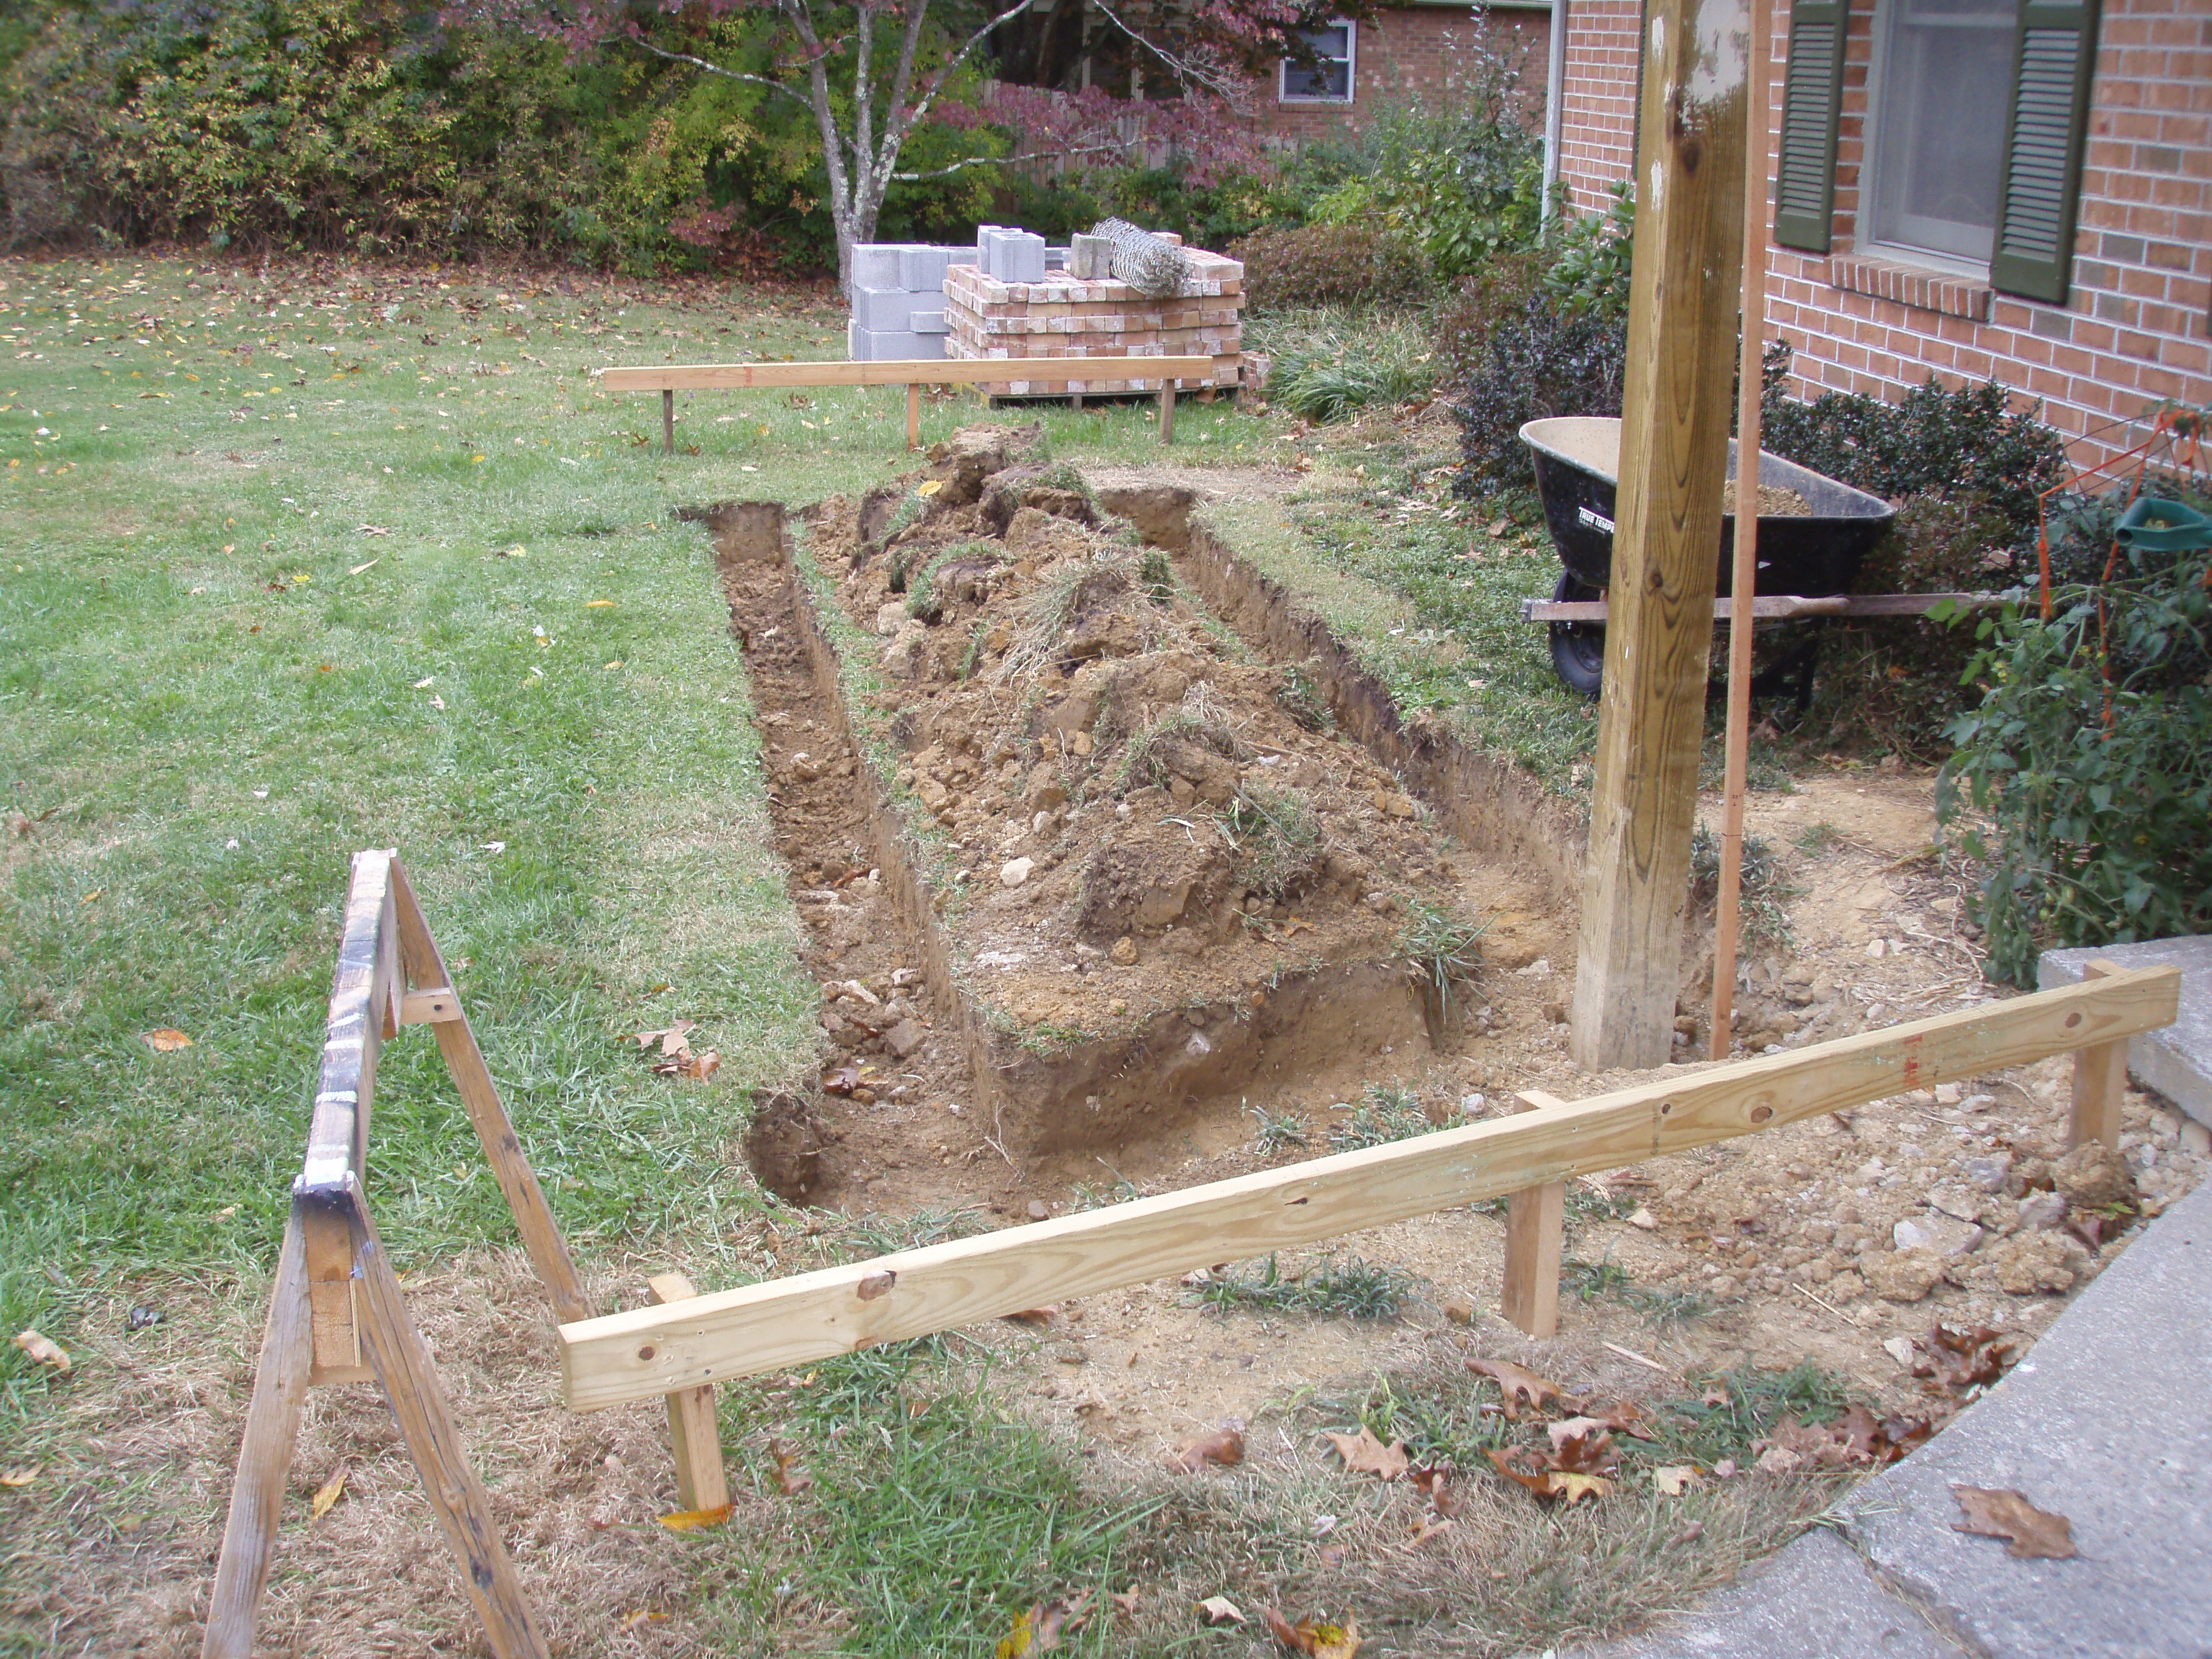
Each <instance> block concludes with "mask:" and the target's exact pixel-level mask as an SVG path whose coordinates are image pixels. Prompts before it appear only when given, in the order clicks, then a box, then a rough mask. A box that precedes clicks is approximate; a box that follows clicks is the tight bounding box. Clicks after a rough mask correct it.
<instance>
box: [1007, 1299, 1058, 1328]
mask: <svg viewBox="0 0 2212 1659" xmlns="http://www.w3.org/2000/svg"><path fill="white" fill-rule="evenodd" d="M1059 1313H1060V1304H1058V1303H1052V1304H1048V1305H1047V1306H1045V1307H1042V1308H1024V1309H1023V1310H1021V1311H1020V1312H1019V1313H1010V1314H1000V1316H999V1317H1000V1318H1001V1319H1006V1320H1011V1321H1012V1322H1014V1323H1015V1324H1017V1325H1049V1324H1051V1323H1052V1322H1053V1320H1054V1318H1055V1317H1056V1316H1058V1315H1059Z"/></svg>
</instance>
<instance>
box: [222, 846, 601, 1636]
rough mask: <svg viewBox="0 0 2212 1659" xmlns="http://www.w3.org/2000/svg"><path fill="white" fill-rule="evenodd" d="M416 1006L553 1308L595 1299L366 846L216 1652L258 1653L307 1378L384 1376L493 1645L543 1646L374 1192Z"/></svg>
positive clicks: (434, 950) (400, 896)
mask: <svg viewBox="0 0 2212 1659" xmlns="http://www.w3.org/2000/svg"><path fill="white" fill-rule="evenodd" d="M417 1024H427V1025H429V1026H431V1027H433V1028H434V1029H435V1030H436V1032H437V1036H438V1048H439V1052H440V1053H441V1054H443V1055H444V1056H445V1060H446V1068H447V1071H449V1072H451V1073H453V1082H454V1084H455V1085H456V1086H457V1087H458V1088H459V1091H460V1095H461V1103H462V1105H463V1106H464V1108H465V1109H466V1110H467V1112H468V1115H469V1121H470V1122H471V1124H472V1125H474V1126H475V1128H476V1132H477V1139H478V1140H479V1141H481V1142H482V1143H483V1153H484V1158H485V1159H486V1161H487V1162H489V1164H490V1165H491V1169H492V1173H493V1175H494V1176H496V1177H497V1178H498V1181H499V1187H500V1191H501V1193H502V1194H505V1195H506V1198H507V1207H508V1208H509V1209H510V1210H511V1211H513V1215H514V1223H515V1225H516V1227H517V1228H518V1229H519V1230H520V1232H521V1234H522V1242H523V1244H524V1246H525V1247H526V1249H528V1251H529V1253H530V1260H531V1263H532V1266H533V1267H535V1268H536V1270H537V1273H538V1279H539V1281H540V1282H541V1283H542V1284H543V1285H544V1287H545V1293H546V1295H547V1297H549V1298H550V1300H551V1302H552V1304H553V1309H554V1311H555V1313H556V1315H557V1316H559V1317H560V1318H562V1319H564V1320H576V1319H582V1318H585V1317H586V1316H589V1314H590V1313H591V1308H590V1306H589V1304H586V1301H585V1300H584V1295H583V1291H581V1289H580V1287H579V1285H578V1284H577V1279H576V1269H575V1267H574V1265H573V1264H572V1263H571V1261H569V1258H568V1245H567V1244H566V1243H565V1242H564V1241H563V1240H562V1237H561V1230H560V1228H559V1227H558V1226H556V1225H555V1224H554V1220H553V1215H552V1212H551V1211H550V1210H549V1209H547V1207H546V1205H545V1196H544V1194H543V1193H542V1192H541V1191H539V1189H538V1177H537V1176H536V1175H535V1174H534V1173H533V1172H532V1170H531V1167H530V1164H529V1162H528V1161H527V1160H526V1158H524V1157H523V1155H522V1148H521V1146H520V1144H519V1143H518V1142H517V1141H516V1139H515V1138H514V1129H513V1125H511V1124H510V1123H509V1122H508V1121H507V1108H506V1107H505V1105H503V1104H502V1103H501V1100H500V1097H499V1090H498V1088H497V1087H496V1086H495V1085H494V1084H493V1082H492V1079H491V1073H490V1071H489V1069H488V1068H487V1067H486V1066H485V1065H484V1059H483V1051H482V1050H480V1049H479V1048H477V1040H476V1034H475V1033H474V1032H473V1031H471V1030H470V1029H469V1021H468V1016H467V1015H466V1014H465V1012H463V1011H462V1008H461V1000H460V998H459V996H458V995H457V994H455V992H454V990H453V977H452V975H449V974H448V973H447V971H446V964H445V960H444V958H443V957H441V956H440V954H439V952H438V946H437V943H436V941H435V939H432V938H431V936H430V929H429V926H428V923H427V922H425V921H424V920H423V918H422V907H421V906H420V905H418V904H417V903H416V902H415V893H414V890H413V889H412V888H411V887H410V886H409V884H408V882H407V876H406V872H404V871H403V870H402V869H401V868H400V866H399V860H398V855H397V854H393V853H391V852H374V851H373V852H365V853H356V854H354V860H353V879H352V883H351V885H350V886H349V888H348V890H347V892H346V906H345V929H344V933H343V935H342V936H341V938H340V939H339V942H338V960H337V974H336V975H335V978H334V980H333V982H332V984H331V1006H330V1021H329V1024H328V1026H327V1027H326V1029H325V1037H324V1042H323V1066H322V1077H321V1080H320V1083H319V1086H318V1088H317V1090H316V1092H315V1109H314V1116H313V1120H312V1122H311V1124H310V1126H309V1127H308V1131H307V1158H306V1161H305V1162H304V1163H303V1164H301V1169H300V1176H299V1179H298V1180H296V1181H295V1182H293V1184H292V1213H291V1218H290V1219H289V1221H288V1222H286V1224H285V1227H284V1243H283V1247H282V1249H280V1250H279V1252H278V1254H277V1259H276V1285H275V1287H274V1288H273V1290H272V1291H270V1298H269V1318H268V1322H267V1325H266V1326H265V1327H264V1331H263V1334H262V1339H261V1355H260V1358H259V1361H258V1364H256V1366H255V1370H254V1378H253V1399H252V1403H251V1404H250V1405H249V1406H248V1407H247V1408H246V1436H245V1440H244V1443H242V1444H241V1445H240V1449H239V1454H238V1477H237V1480H236V1481H235V1483H234V1485H233V1486H232V1489H231V1496H230V1516H229V1520H228V1523H227V1524H226V1525H225V1527H224V1528H223V1534H222V1555H221V1556H220V1557H219V1558H218V1559H217V1561H216V1574H215V1593H214V1595H213V1598H212V1600H211V1602H210V1607H209V1611H208V1622H207V1632H206V1635H205V1637H204V1640H203V1641H202V1644H201V1647H200V1652H201V1655H202V1659H249V1656H250V1655H251V1654H252V1650H253V1626H254V1615H255V1613H256V1611H257V1609H258V1607H259V1606H260V1602H261V1595H262V1591H263V1589H264V1588H265V1587H266V1585H267V1583H268V1582H269V1567H270V1551H271V1549H272V1547H273V1546H274V1544H275V1542H276V1522H277V1520H278V1517H279V1515H280V1513H281V1511H282V1509H283V1498H284V1486H285V1478H286V1475H287V1473H288V1471H289V1467H290V1464H291V1461H292V1448H293V1443H294V1440H295V1437H296V1435H297V1432H298V1429H299V1423H300V1411H301V1406H302V1404H303V1403H304V1401H305V1400H306V1397H307V1390H308V1389H310V1388H311V1387H314V1386H316V1385H318V1384H320V1383H352V1382H360V1381H364V1380H366V1379H368V1378H369V1377H371V1376H374V1378H375V1379H376V1381H377V1383H378V1384H379V1385H380V1387H381V1388H382V1389H383V1390H384V1395H385V1398H386V1400H387V1401H390V1402H391V1406H392V1416H393V1417H394V1418H396V1419H398V1424H399V1431H400V1435H401V1437H402V1438H403V1439H404V1441H405V1442H406V1445H407V1451H408V1455H410V1456H411V1457H412V1458H413V1459H414V1460H415V1467H416V1470H417V1471H418V1472H419V1473H420V1474H421V1475H422V1486H423V1491H424V1493H425V1495H426V1496H427V1497H428V1498H429V1501H430V1509H431V1511H432V1512H433V1513H434V1514H435V1515H436V1516H437V1517H438V1525H439V1528H440V1529H441V1531H443V1532H444V1534H445V1535H446V1541H447V1543H448V1544H449V1545H450V1546H452V1547H453V1554H454V1555H455V1557H457V1558H458V1559H459V1562H460V1565H461V1577H462V1580H463V1582H464V1583H465V1585H466V1587H467V1589H468V1594H469V1600H470V1601H471V1603H472V1604H473V1605H474V1606H475V1607H476V1610H477V1615H478V1616H479V1617H480V1618H481V1619H482V1620H483V1624H484V1629H485V1632H486V1633H487V1635H488V1636H489V1638H490V1643H491V1650H492V1651H493V1653H494V1654H495V1655H497V1656H498V1659H510V1656H512V1659H532V1656H538V1655H542V1654H544V1652H545V1642H544V1637H543V1635H542V1634H541V1633H540V1632H539V1631H538V1622H537V1620H536V1618H535V1617H534V1616H533V1615H532V1613H531V1610H530V1606H529V1603H528V1602H527V1601H525V1600H524V1598H523V1595H522V1589H521V1586H520V1583H518V1582H517V1581H516V1579H515V1576H514V1567H513V1563H511V1562H510V1561H509V1560H508V1559H507V1547H506V1546H505V1545H504V1544H503V1543H502V1542H501V1540H500V1535H499V1528H498V1527H497V1525H496V1524H495V1522H494V1520H493V1516H492V1512H491V1505H490V1503H489V1501H488V1500H487V1499H486V1498H485V1496H484V1490H483V1486H482V1484H481V1483H479V1482H478V1481H477V1477H476V1474H475V1471H474V1470H472V1469H471V1468H470V1467H469V1460H468V1454H467V1452H466V1450H465V1449H464V1448H463V1446H462V1444H461V1440H460V1436H459V1432H458V1431H457V1430H456V1428H455V1426H454V1423H453V1413H452V1411H451V1409H450V1408H449V1407H447V1402H446V1396H445V1391H444V1390H443V1389H441V1387H440V1386H439V1383H438V1373H437V1370H436V1368H435V1365H434V1364H433V1363H432V1360H431V1356H430V1350H429V1346H428V1344H426V1343H425V1342H424V1341H423V1340H422V1334H421V1333H420V1332H419V1331H417V1330H416V1328H415V1324H414V1322H413V1321H412V1320H411V1319H410V1318H409V1317H408V1315H407V1304H406V1302H405V1301H404V1298H403V1297H401V1295H400V1291H399V1281H398V1279H397V1278H396V1277H394V1275H393V1273H392V1264H391V1262H390V1261H389V1260H388V1259H387V1258H386V1255H385V1253H384V1247H383V1245H382V1244H381V1243H379V1241H378V1239H377V1236H376V1225H375V1223H374V1221H372V1220H371V1219H370V1218H369V1213H368V1204H367V1203H366V1201H365V1200H364V1199H363V1196H362V1177H363V1175H364V1173H365V1171H366V1170H367V1168H368V1126H369V1108H370V1105H371V1103H372V1101H373V1099H374V1095H375V1091H376V1060H377V1054H378V1053H379V1051H380V1049H381V1048H382V1047H383V1044H384V1042H385V1041H386V1039H387V1038H389V1037H392V1036H397V1035H398V1030H399V1028H400V1027H401V1026H403V1025H417ZM364 1362H366V1363H364Z"/></svg>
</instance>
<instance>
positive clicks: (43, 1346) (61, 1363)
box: [15, 1331, 70, 1371]
mask: <svg viewBox="0 0 2212 1659" xmlns="http://www.w3.org/2000/svg"><path fill="white" fill-rule="evenodd" d="M15 1346H17V1347H19V1348H21V1350H22V1351H23V1352H25V1353H27V1354H28V1355H30V1357H31V1358H33V1359H35V1360H37V1361H38V1362H39V1364H41V1365H52V1367H53V1368H54V1369H55V1370H58V1371H66V1370H69V1368H70V1357H69V1354H68V1352H66V1351H65V1350H64V1348H63V1347H62V1346H61V1344H60V1343H58V1342H56V1341H54V1340H52V1338H51V1337H45V1336H41V1335H40V1334H39V1333H38V1332H36V1331H18V1332H17V1333H16V1334H15Z"/></svg>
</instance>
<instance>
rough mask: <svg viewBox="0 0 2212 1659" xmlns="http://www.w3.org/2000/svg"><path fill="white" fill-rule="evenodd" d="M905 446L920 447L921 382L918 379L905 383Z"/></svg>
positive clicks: (910, 447)
mask: <svg viewBox="0 0 2212 1659" xmlns="http://www.w3.org/2000/svg"><path fill="white" fill-rule="evenodd" d="M906 447H908V449H919V448H921V382H920V381H919V380H908V382H907V383H906Z"/></svg>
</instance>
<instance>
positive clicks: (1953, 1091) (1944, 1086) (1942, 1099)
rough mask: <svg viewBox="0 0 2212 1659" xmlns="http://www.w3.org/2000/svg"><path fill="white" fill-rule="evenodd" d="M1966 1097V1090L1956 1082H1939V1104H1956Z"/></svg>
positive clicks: (1937, 1094) (1937, 1096) (1937, 1101)
mask: <svg viewBox="0 0 2212 1659" xmlns="http://www.w3.org/2000/svg"><path fill="white" fill-rule="evenodd" d="M1965 1098H1966V1090H1965V1089H1964V1088H1962V1087H1961V1086H1960V1085H1958V1084H1956V1083H1939V1084H1937V1085H1936V1104H1937V1105H1938V1106H1956V1105H1957V1104H1958V1103H1960V1101H1962V1100H1964V1099H1965Z"/></svg>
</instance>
